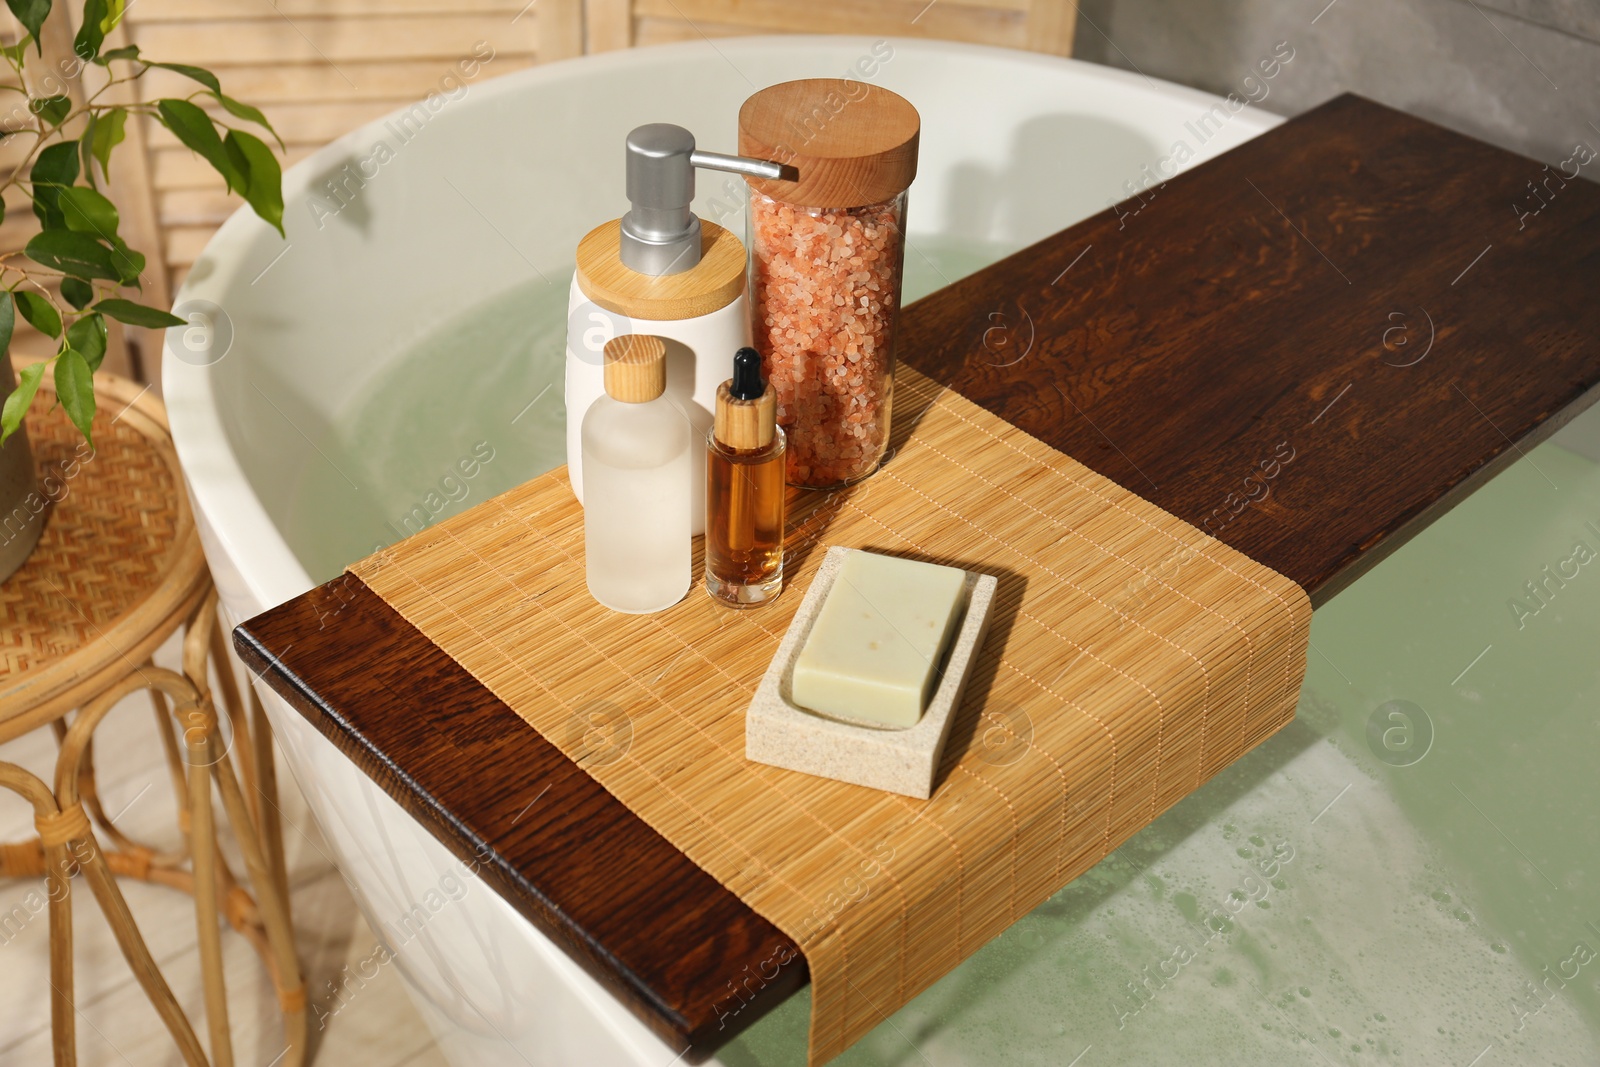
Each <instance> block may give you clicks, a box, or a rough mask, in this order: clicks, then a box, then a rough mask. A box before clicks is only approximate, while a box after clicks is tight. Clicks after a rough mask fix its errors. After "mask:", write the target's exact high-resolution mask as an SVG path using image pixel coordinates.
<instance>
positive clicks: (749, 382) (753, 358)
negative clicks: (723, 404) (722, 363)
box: [728, 348, 767, 400]
mask: <svg viewBox="0 0 1600 1067" xmlns="http://www.w3.org/2000/svg"><path fill="white" fill-rule="evenodd" d="M766 391H767V383H766V382H763V381H762V380H761V353H760V352H757V351H756V350H755V349H753V348H741V349H739V351H737V352H735V353H734V354H733V384H732V385H730V386H729V387H728V392H729V394H730V395H731V396H732V397H733V399H735V400H760V399H761V394H762V393H764V392H766Z"/></svg>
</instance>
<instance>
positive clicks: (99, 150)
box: [88, 107, 128, 181]
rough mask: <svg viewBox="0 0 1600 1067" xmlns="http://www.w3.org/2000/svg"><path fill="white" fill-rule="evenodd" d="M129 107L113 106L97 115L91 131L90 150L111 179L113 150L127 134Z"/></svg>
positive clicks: (108, 179) (107, 179)
mask: <svg viewBox="0 0 1600 1067" xmlns="http://www.w3.org/2000/svg"><path fill="white" fill-rule="evenodd" d="M127 125H128V110H127V108H121V107H118V108H112V109H111V110H110V111H107V112H105V113H104V114H102V115H97V116H96V117H95V123H94V129H92V130H90V131H89V135H88V136H89V151H90V152H91V153H93V155H94V158H96V159H98V160H99V161H100V170H101V172H102V173H104V174H105V176H106V181H110V180H111V150H112V149H113V148H115V147H117V145H119V144H121V143H122V139H123V138H124V137H125V136H127V133H126V127H127Z"/></svg>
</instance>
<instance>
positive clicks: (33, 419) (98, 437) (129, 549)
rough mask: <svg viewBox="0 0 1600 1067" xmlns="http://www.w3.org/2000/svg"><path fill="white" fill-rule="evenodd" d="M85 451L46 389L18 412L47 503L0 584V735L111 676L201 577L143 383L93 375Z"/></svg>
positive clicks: (158, 635)
mask: <svg viewBox="0 0 1600 1067" xmlns="http://www.w3.org/2000/svg"><path fill="white" fill-rule="evenodd" d="M95 393H96V400H97V407H98V410H97V411H96V413H95V418H94V424H93V431H94V443H95V448H94V449H92V450H91V449H90V447H89V446H88V445H87V444H86V443H85V442H84V440H83V436H82V435H81V434H79V433H78V431H77V429H76V428H75V427H74V426H73V425H72V423H71V422H70V421H69V420H68V419H67V415H66V412H65V411H64V410H63V409H62V408H61V407H60V406H59V405H57V404H55V402H54V401H55V397H54V395H53V394H52V393H51V392H49V376H48V375H46V377H45V381H44V382H43V383H42V384H41V387H40V390H39V396H38V397H37V398H36V399H35V401H34V405H33V407H32V409H31V410H30V412H29V414H28V416H27V422H26V425H27V430H28V435H29V439H30V442H31V444H32V447H33V454H34V463H35V466H36V467H37V468H38V472H39V500H37V501H35V506H38V504H40V503H43V505H44V506H45V507H46V508H47V509H48V515H47V518H46V520H45V527H44V533H43V534H42V535H41V537H40V538H39V543H38V545H37V547H35V548H34V550H33V553H32V555H30V556H29V557H28V560H27V562H26V563H24V564H23V565H22V568H21V569H20V570H18V571H17V572H16V573H15V574H13V575H12V576H11V577H10V578H8V579H6V580H5V581H4V582H3V583H0V619H3V620H4V621H3V622H0V735H10V734H12V733H14V732H15V731H14V730H13V727H14V726H15V725H17V724H16V723H14V722H13V721H12V720H14V719H15V718H16V717H17V716H22V715H27V717H28V718H29V719H30V721H31V722H30V724H33V723H32V721H33V720H37V719H39V718H40V715H39V714H38V713H40V712H44V713H45V714H44V717H45V718H48V717H50V713H52V712H54V713H58V712H60V711H65V710H67V708H68V707H70V706H71V705H70V704H67V705H66V706H61V705H62V703H63V701H62V699H61V698H62V697H66V696H69V695H72V694H75V693H77V692H79V691H80V690H81V689H82V688H83V683H87V682H90V681H92V680H94V679H96V678H97V677H98V676H101V675H108V676H120V675H121V674H125V673H126V672H127V671H131V670H133V669H134V668H135V667H136V666H138V665H139V664H141V663H142V662H143V661H144V660H145V659H146V658H147V657H148V656H149V650H148V649H149V647H153V645H152V640H154V643H155V644H159V643H160V640H164V639H165V637H166V636H167V635H168V634H170V633H171V632H172V630H173V629H174V628H175V627H176V625H177V623H178V621H179V619H178V618H177V617H175V612H176V611H177V609H178V608H180V607H182V606H184V605H186V604H188V603H190V602H192V601H193V599H194V598H195V595H196V592H197V590H198V589H199V588H200V587H201V585H202V584H203V582H204V580H205V573H206V572H205V567H204V560H203V557H202V556H201V554H200V547H199V538H198V536H197V534H196V532H195V528H194V522H193V519H192V517H191V516H190V513H189V506H188V502H187V500H186V498H185V496H184V494H183V492H182V491H181V486H182V481H181V473H180V470H179V467H178V459H177V453H176V452H175V451H174V450H173V447H172V440H171V438H170V437H169V436H168V434H167V429H166V416H165V413H164V411H163V410H162V408H161V404H160V402H159V401H158V400H156V399H155V398H154V397H153V396H152V395H151V394H150V393H149V392H147V391H144V387H142V386H139V385H136V384H134V383H132V382H128V381H125V380H122V379H116V378H111V377H109V376H101V377H97V379H96V383H95Z"/></svg>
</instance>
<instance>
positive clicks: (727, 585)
mask: <svg viewBox="0 0 1600 1067" xmlns="http://www.w3.org/2000/svg"><path fill="white" fill-rule="evenodd" d="M785 447H786V441H785V438H784V435H783V430H782V429H780V428H779V427H778V424H777V396H776V394H775V393H774V392H773V389H772V386H771V385H770V384H768V383H766V382H763V381H762V380H761V356H760V354H759V353H757V352H756V350H755V349H753V348H741V349H739V351H738V353H737V354H736V355H735V356H734V357H733V377H732V378H731V379H729V380H728V381H725V382H723V383H722V385H721V386H719V387H718V388H717V410H716V415H715V418H714V421H713V423H712V427H711V433H710V434H709V435H708V436H707V438H706V592H707V593H709V594H710V595H711V598H712V599H713V600H716V601H719V602H721V603H723V604H726V605H728V606H729V607H735V608H748V607H755V606H756V605H758V604H765V603H766V602H767V601H769V600H772V599H773V598H774V597H776V596H777V595H778V594H779V593H780V592H782V590H783V521H784V492H785V489H784V449H785Z"/></svg>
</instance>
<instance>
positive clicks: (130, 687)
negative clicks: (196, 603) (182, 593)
mask: <svg viewBox="0 0 1600 1067" xmlns="http://www.w3.org/2000/svg"><path fill="white" fill-rule="evenodd" d="M143 688H158V689H161V690H162V691H164V692H165V693H166V695H167V696H168V697H170V698H172V699H174V700H176V701H178V702H179V703H181V704H188V703H193V702H194V701H195V700H196V699H197V694H196V693H195V691H194V687H193V686H191V685H190V684H189V682H188V680H187V679H186V678H184V677H183V676H182V675H181V674H176V673H174V672H172V671H168V670H163V669H161V668H159V667H146V668H142V669H140V670H138V671H136V672H134V673H133V674H130V675H128V676H127V677H126V678H124V679H122V680H121V681H120V682H117V683H116V684H115V685H113V686H111V687H110V688H109V689H107V690H106V691H105V692H103V693H101V694H100V696H98V697H96V698H95V699H94V700H93V701H91V702H90V703H89V704H87V705H85V706H84V707H83V708H82V709H81V710H80V711H79V712H78V714H77V716H76V717H75V718H74V719H73V721H72V726H71V728H70V729H69V730H68V731H67V736H66V738H65V739H64V740H63V741H62V743H61V754H60V756H59V757H58V759H57V761H56V782H55V786H56V798H57V801H58V803H59V804H60V807H61V810H62V812H64V813H70V812H76V813H77V814H78V815H81V816H82V819H83V827H82V833H81V834H80V835H78V836H75V837H74V838H73V842H72V845H73V848H72V852H73V857H74V858H75V859H76V860H77V863H78V867H79V869H80V870H81V871H82V872H83V876H84V879H85V881H87V882H88V883H89V888H90V889H91V890H93V891H94V895H95V900H96V901H97V902H98V903H99V905H100V910H101V911H102V912H104V913H105V917H106V922H107V923H108V924H109V925H110V926H111V932H112V933H113V934H114V935H115V936H116V939H117V944H118V946H119V947H120V948H121V949H122V955H123V957H124V958H125V959H127V961H128V966H129V968H130V969H132V971H133V974H134V977H135V978H137V979H138V981H139V985H140V986H141V987H142V988H143V989H144V992H145V995H146V996H147V997H148V998H149V999H150V1003H151V1004H152V1005H154V1007H155V1009H156V1012H157V1013H158V1014H159V1015H160V1016H161V1019H162V1021H163V1022H164V1023H166V1026H167V1030H168V1032H169V1033H171V1034H172V1038H173V1041H174V1042H176V1044H177V1046H178V1050H179V1052H180V1053H181V1054H182V1056H183V1059H184V1062H185V1063H186V1064H189V1065H190V1067H206V1064H207V1061H206V1054H205V1050H204V1049H203V1048H202V1047H201V1045H200V1039H199V1038H197V1037H196V1036H195V1032H194V1028H193V1027H191V1026H190V1025H189V1019H188V1017H187V1016H186V1015H184V1013H183V1008H182V1006H181V1005H179V1004H178V1000H177V998H176V997H174V996H173V995H172V989H171V987H169V986H168V985H167V981H166V979H165V978H163V977H162V975H161V970H160V968H158V967H157V966H156V962H155V959H154V958H152V957H151V955H150V950H149V948H148V947H147V946H146V945H145V943H144V938H143V937H142V936H141V935H140V933H139V927H138V925H137V924H136V923H135V922H134V919H133V913H132V912H131V911H129V910H128V902H127V901H126V900H125V899H123V896H122V890H120V889H119V888H117V881H116V878H115V877H114V876H113V875H112V873H111V868H110V866H109V865H108V863H107V862H106V858H105V856H104V855H103V854H102V853H101V851H100V849H99V846H98V845H97V843H96V842H95V839H94V834H93V832H92V831H91V830H90V829H89V822H88V815H87V814H85V813H84V809H83V805H82V803H81V801H80V799H79V796H78V786H79V783H80V782H81V781H82V780H83V758H84V753H85V752H86V750H87V749H88V747H89V743H90V739H91V738H92V737H93V736H94V730H95V728H96V727H98V726H99V725H100V722H101V720H103V719H104V718H105V717H106V714H107V713H108V712H110V710H111V709H112V707H114V706H115V705H116V703H117V701H119V700H121V699H122V698H123V697H125V696H127V695H128V694H129V693H131V692H133V691H134V690H136V689H143ZM63 817H65V816H63Z"/></svg>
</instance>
